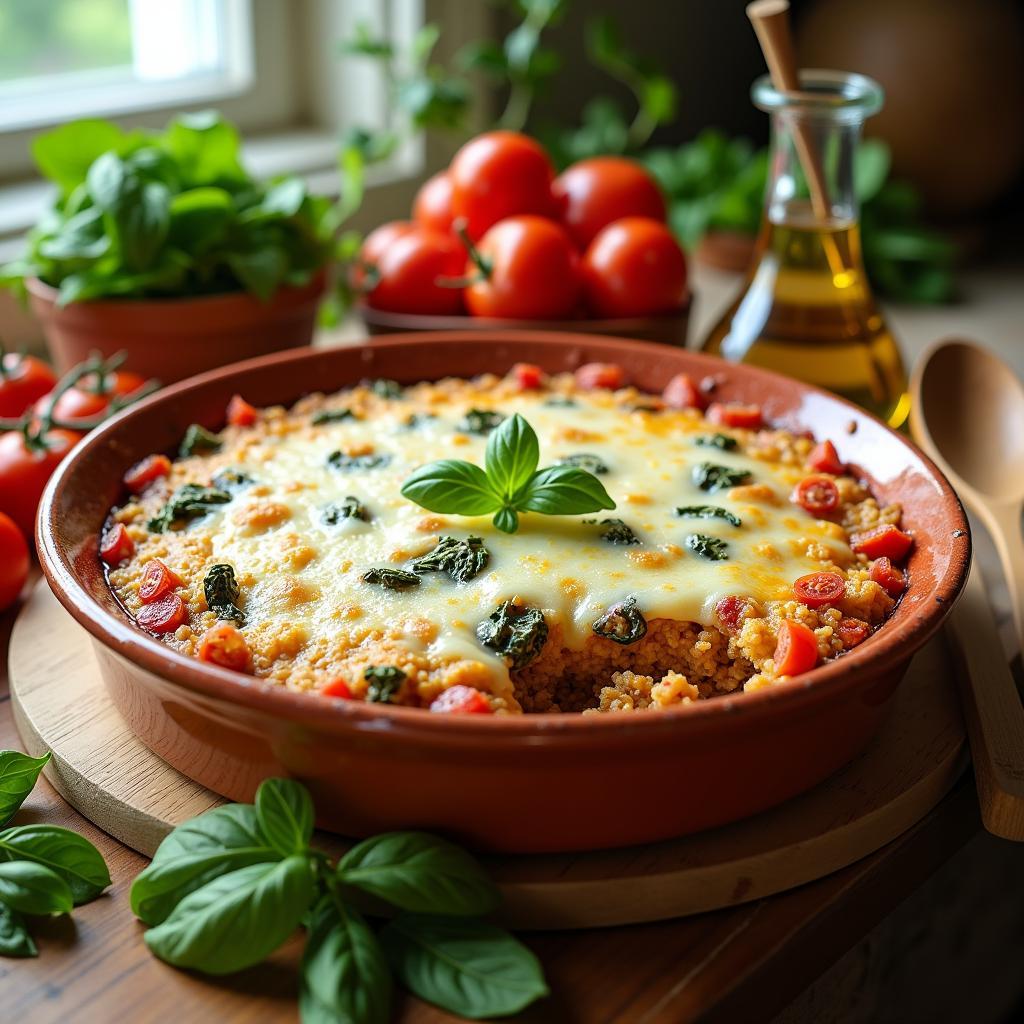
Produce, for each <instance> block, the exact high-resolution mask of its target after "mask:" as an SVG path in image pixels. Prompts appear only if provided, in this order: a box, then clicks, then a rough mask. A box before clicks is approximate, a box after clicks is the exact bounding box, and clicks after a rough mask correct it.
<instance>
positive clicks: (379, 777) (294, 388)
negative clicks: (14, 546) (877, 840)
mask: <svg viewBox="0 0 1024 1024" xmlns="http://www.w3.org/2000/svg"><path fill="white" fill-rule="evenodd" d="M517 363H532V364H535V365H536V366H538V367H540V368H541V369H542V370H543V371H545V372H547V373H557V372H563V371H577V370H580V368H581V367H582V366H583V365H585V364H605V365H606V366H607V365H614V364H617V365H618V367H620V370H619V374H618V376H619V378H620V379H623V378H625V377H627V376H628V378H629V379H630V380H631V381H632V382H633V383H634V384H635V385H636V386H638V387H639V388H642V389H643V390H645V391H649V392H652V393H655V394H657V393H659V392H662V391H663V389H666V385H668V384H669V383H670V382H673V384H672V388H671V389H669V391H668V393H667V394H666V400H668V399H669V398H670V397H672V398H678V399H679V400H682V399H683V398H684V397H685V393H684V392H683V391H680V392H679V394H678V395H677V394H676V389H677V386H678V384H679V382H680V381H681V380H682V377H681V376H680V375H687V379H689V380H690V381H694V382H700V381H703V380H709V381H711V382H713V385H714V399H715V401H717V402H719V403H722V404H723V405H724V406H727V407H735V406H737V405H742V406H750V405H753V404H756V405H758V406H760V411H761V413H762V415H763V416H764V417H765V419H766V420H767V421H768V422H770V423H774V424H777V425H779V426H784V427H786V428H788V429H790V430H793V431H811V432H813V433H814V434H815V436H816V437H818V438H819V440H825V439H828V440H831V441H832V442H833V443H834V445H835V447H836V449H837V450H838V456H839V457H840V458H841V459H842V460H843V461H844V462H845V463H847V464H849V465H850V466H851V467H852V469H853V471H854V472H855V473H856V474H857V475H858V476H862V477H863V478H864V479H865V480H866V481H867V483H868V484H869V486H870V487H871V489H872V491H873V493H874V494H875V496H876V497H877V498H878V500H879V501H880V502H881V503H883V504H888V503H890V502H899V503H900V504H901V505H902V507H903V524H904V526H905V528H906V529H908V530H909V531H911V532H912V533H913V535H914V546H913V549H912V550H911V553H910V555H909V558H908V561H907V573H908V578H907V589H906V591H905V593H904V595H903V597H902V599H901V600H900V602H899V604H898V605H897V606H896V608H895V609H894V611H893V613H892V615H891V617H890V618H889V620H888V621H887V622H886V623H885V624H884V625H883V626H882V627H881V628H880V629H879V630H878V631H877V632H876V633H874V634H873V635H871V636H870V637H869V638H868V639H866V640H865V641H864V642H863V643H861V644H859V645H858V646H857V647H855V648H854V649H853V650H851V651H849V652H848V653H847V654H844V655H843V656H842V657H840V658H837V659H835V660H832V661H829V662H826V663H824V664H822V665H821V666H819V667H818V668H815V669H814V670H812V671H809V672H807V673H806V674H803V675H799V676H796V677H794V678H793V679H791V680H789V681H788V682H784V683H779V684H778V685H776V686H772V687H768V688H765V689H762V690H757V691H755V692H751V693H737V694H734V695H727V696H722V697H718V698H715V699H713V700H707V701H700V702H698V703H696V704H693V705H691V706H688V707H683V708H678V709H669V710H665V711H661V712H658V713H651V714H647V713H642V714H612V715H574V714H561V715H472V714H469V715H454V714H452V715H443V714H430V713H429V712H425V711H423V710H421V709H417V708H404V707H397V706H394V705H389V704H375V703H366V702H363V701H344V700H337V701H328V702H325V701H324V700H323V699H322V698H320V697H318V696H310V695H308V694H303V693H296V692H291V691H288V690H286V689H285V688H284V687H281V686H279V685H273V684H268V683H267V682H266V681H264V680H261V679H257V678H254V677H251V676H244V675H240V674H238V673H235V672H231V671H229V670H227V669H224V668H220V667H218V666H216V665H214V664H211V663H205V662H201V661H198V660H196V659H192V658H188V657H185V656H183V655H181V654H179V653H177V652H176V651H174V650H172V649H170V648H168V647H166V646H164V645H163V644H161V643H160V642H159V640H157V639H156V638H155V637H154V636H152V635H149V634H148V633H146V632H144V631H143V630H141V629H139V628H138V627H137V626H136V624H135V623H134V622H133V621H132V620H131V619H130V618H129V617H128V616H127V615H126V614H125V612H124V610H123V609H122V608H121V606H120V605H119V604H118V602H117V600H116V598H115V597H114V595H113V594H112V593H111V591H110V588H109V587H108V586H107V582H106V579H105V576H104V572H103V566H102V564H101V561H100V556H99V544H100V535H101V533H102V531H103V525H104V522H105V520H106V518H107V515H108V513H109V510H110V508H111V506H113V505H114V504H116V503H117V502H119V501H121V500H122V499H123V496H124V490H123V484H122V480H123V478H124V475H125V473H126V471H128V470H129V468H130V467H132V466H134V465H135V464H136V463H138V462H139V461H140V460H141V459H143V458H145V457H146V456H148V455H150V454H152V453H159V452H168V451H172V450H174V448H175V447H176V446H177V444H178V442H179V441H180V439H181V436H182V434H183V433H184V431H185V430H186V428H187V427H188V426H189V424H191V423H194V422H195V423H201V424H204V425H205V426H206V427H208V428H211V429H219V428H220V427H221V426H222V424H223V422H224V418H225V410H226V408H227V406H228V403H229V401H230V400H231V398H232V396H233V395H235V394H241V395H243V396H244V397H245V398H246V399H247V400H248V401H249V402H251V403H253V404H254V405H257V406H265V405H274V404H278V403H280V404H284V405H289V404H290V403H292V402H294V401H295V400H296V399H298V398H300V397H301V396H302V395H304V394H306V393H308V392H310V391H331V390H334V389H337V388H341V387H344V386H346V385H351V384H353V383H355V382H357V381H359V380H360V379H362V378H365V377H367V376H372V377H388V378H393V379H395V380H397V381H399V382H401V383H413V382H415V381H421V380H437V379H440V378H442V377H445V376H460V377H472V376H475V375H478V374H482V373H496V374H505V373H507V372H508V371H509V369H510V368H511V367H512V366H514V365H515V364H517ZM580 372H581V373H582V372H583V371H580ZM38 542H39V550H40V557H41V562H42V565H43V569H44V571H45V573H46V576H47V579H48V581H49V583H50V585H51V587H52V588H53V590H54V592H55V593H56V595H57V597H58V598H59V599H60V601H61V603H62V604H63V605H64V607H65V608H66V609H67V610H68V612H69V613H70V614H71V615H73V616H74V617H75V618H76V619H77V620H78V622H80V623H81V625H82V626H84V628H85V629H86V630H88V632H89V633H90V634H91V635H92V637H93V640H94V641H95V651H96V655H97V657H98V659H99V662H100V665H101V668H102V675H103V678H104V680H105V681H106V684H107V686H108V688H109V691H110V693H111V695H112V697H113V700H114V702H115V704H116V705H117V707H118V708H119V709H120V711H121V713H122V714H123V716H124V718H125V720H126V721H127V722H129V723H130V725H131V726H132V728H133V729H134V730H135V731H136V732H137V733H138V734H139V736H140V737H141V738H142V739H143V741H144V742H146V743H147V744H148V745H149V746H150V747H151V748H152V749H153V750H154V751H156V753H157V754H159V755H160V757H162V758H163V759H164V760H166V761H168V762H169V763H170V764H172V765H173V766H174V767H175V768H177V769H178V770H179V771H181V772H183V773H185V774H186V775H188V776H190V777H191V778H193V779H195V780H197V781H198V782H200V783H201V784H203V785H204V786H207V787H209V788H210V789H212V790H214V791H216V792H219V793H222V794H224V795H225V796H227V797H230V798H231V799H234V800H251V799H252V796H253V793H254V791H255V789H256V786H257V785H258V784H259V782H260V781H261V779H263V778H266V777H268V776H276V775H288V776H293V777H295V778H297V779H299V780H301V781H302V782H303V783H304V784H306V785H307V786H308V787H309V789H310V791H311V792H312V794H313V796H314V800H315V803H316V809H317V819H318V822H319V824H320V825H321V826H323V827H325V828H328V829H332V830H335V831H338V832H341V833H344V834H347V835H368V834H372V833H375V832H379V831H382V830H389V829H396V828H425V829H431V830H439V831H444V832H447V833H450V834H452V835H454V836H457V837H459V838H460V839H462V840H463V841H466V842H469V843H471V844H474V845H476V846H478V847H483V848H489V849H494V850H503V851H556V850H585V849H594V848H598V847H611V846H625V845H628V844H632V843H642V842H650V841H653V840H658V839H666V838H670V837H673V836H679V835H683V834H685V833H687V832H694V831H697V830H699V829H704V828H708V827H711V826H713V825H718V824H723V823H725V822H729V821H734V820H736V819H738V818H741V817H744V816H746V815H749V814H753V813H754V812H756V811H759V810H761V809H763V808H766V807H770V806H772V805H773V804H777V803H779V802H780V801H782V800H785V799H787V798H788V797H791V796H793V795H795V794H797V793H800V792H802V791H803V790H806V789H807V788H809V787H810V786H813V785H814V784H815V783H817V782H819V781H820V780H821V779H823V778H825V777H826V776H828V775H829V774H830V773H832V772H834V771H835V770H837V769H838V768H840V767H841V766H842V765H844V764H845V763H846V762H847V761H849V760H850V759H851V758H852V757H854V756H855V755H856V754H857V753H858V752H859V751H860V750H861V749H862V748H863V747H864V745H865V744H866V743H867V742H868V740H869V739H870V738H871V736H872V735H873V734H874V732H875V731H876V730H877V729H878V727H879V725H880V724H881V722H882V720H883V718H884V716H885V714H886V712H887V710H888V708H889V706H890V704H891V698H892V696H893V694H894V692H895V690H896V687H897V686H898V685H899V682H900V680H901V679H902V677H903V675H904V672H905V671H906V668H907V666H908V664H909V662H910V659H911V657H912V656H913V655H914V652H915V651H917V650H918V649H919V648H920V647H921V646H922V645H923V644H924V643H925V641H926V640H927V639H928V638H929V637H930V636H931V635H932V634H933V633H934V632H935V630H936V629H938V627H939V626H940V624H941V623H942V621H943V619H944V618H945V617H946V615H947V614H948V613H949V610H950V608H951V607H952V605H953V603H954V601H955V600H956V597H957V595H958V594H959V592H960V589H961V587H962V586H963V583H964V579H965V576H966V572H967V568H968V564H969V561H970V535H969V532H968V525H967V520H966V517H965V515H964V511H963V509H962V508H961V506H960V502H959V501H958V500H957V497H956V495H955V494H954V493H953V491H952V489H951V488H950V486H949V484H948V483H947V482H946V480H945V479H944V478H943V477H942V475H941V474H940V473H939V471H938V470H937V469H936V468H935V466H934V465H933V464H932V463H931V462H930V461H929V460H928V459H927V458H926V457H925V456H924V455H922V454H921V452H919V451H918V450H917V449H916V448H914V447H913V446H912V445H911V444H910V443H909V442H908V441H907V440H905V439H904V438H903V437H901V436H899V435H898V434H896V433H894V432H893V431H891V430H890V429H889V428H888V427H886V426H885V425H884V424H883V423H881V422H880V421H879V420H877V419H875V418H874V417H872V416H871V415H869V414H868V413H866V412H864V411H863V410H862V409H859V408H857V407H856V406H854V405H851V404H850V403H848V402H846V401H844V400H842V399H840V398H837V397H835V396H834V395H830V394H827V393H826V392H823V391H819V390H817V389H815V388H813V387H809V386H807V385H805V384H802V383H799V382H797V381H795V380H791V379H789V378H786V377H781V376H778V375H776V374H773V373H769V372H767V371H765V370H761V369H758V368H755V367H750V366H742V365H732V364H729V363H725V362H722V361H720V360H717V359H713V358H711V357H709V356H703V355H699V354H697V353H693V352H689V351H686V350H683V349H675V348H667V347H665V346H664V345H654V344H648V343H644V342H632V341H624V340H621V339H611V338H599V337H593V336H588V335H571V334H553V333H545V332H539V331H535V332H512V331H510V332H488V331H480V332H477V333H472V332H460V333H457V334H456V333H441V334H423V335H418V336H411V335H403V336H400V337H393V338H380V339H377V340H375V341H374V342H372V343H370V344H365V345H356V346H351V347H340V348H332V349H317V350H312V349H307V350H304V351H301V352H295V353H287V354H284V353H283V354H279V355H275V356H268V357H264V358H261V359H256V360H251V361H249V362H245V363H240V364H237V365H236V366H234V367H228V368H225V369H222V370H217V371H213V372H211V373H207V374H204V375H202V376H200V377H195V378H193V379H191V380H189V381H185V382H183V383H181V384H177V385H175V386H173V387H170V388H167V389H165V390H164V391H161V392H159V393H158V394H156V395H154V396H152V397H151V398H147V399H144V400H143V401H141V402H139V403H138V404H137V405H134V406H132V407H131V408H129V409H127V410H125V411H124V412H123V413H121V414H120V415H118V416H117V417H115V418H114V419H112V420H110V421H109V422H108V423H106V424H105V425H104V426H102V427H100V428H99V429H98V430H96V431H95V432H94V433H92V434H91V435H90V436H89V437H88V438H86V440H85V441H83V442H82V444H81V445H80V446H79V447H78V448H77V449H76V450H75V452H74V453H73V454H72V456H71V457H70V458H69V459H67V460H66V461H65V462H64V463H63V464H62V466H61V467H60V469H59V470H58V471H57V473H56V475H55V476H54V478H53V479H52V480H51V482H50V485H49V487H48V488H47V491H46V494H45V495H44V498H43V504H42V509H41V512H40V518H39V525H38ZM685 780H705V781H706V782H707V785H703V784H702V785H683V784H677V783H680V782H681V781H685Z"/></svg>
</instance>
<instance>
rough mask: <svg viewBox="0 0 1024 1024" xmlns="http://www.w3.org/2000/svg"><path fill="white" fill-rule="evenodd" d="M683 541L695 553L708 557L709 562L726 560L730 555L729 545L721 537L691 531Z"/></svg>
mask: <svg viewBox="0 0 1024 1024" xmlns="http://www.w3.org/2000/svg"><path fill="white" fill-rule="evenodd" d="M683 543H684V544H685V545H686V546H687V547H688V548H689V549H690V550H691V551H693V552H694V553H695V554H698V555H700V556H701V557H702V558H706V559H707V560H708V561H709V562H724V561H726V560H727V559H728V557H729V554H728V548H729V545H728V544H727V543H726V542H725V541H724V540H722V539H721V538H719V537H708V536H706V535H705V534H703V533H691V534H690V535H689V536H688V537H687V538H686V540H684V541H683Z"/></svg>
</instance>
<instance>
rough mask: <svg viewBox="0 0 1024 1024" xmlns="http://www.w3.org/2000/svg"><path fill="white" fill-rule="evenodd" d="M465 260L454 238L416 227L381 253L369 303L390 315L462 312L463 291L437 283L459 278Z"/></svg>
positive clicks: (463, 252)
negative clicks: (446, 279) (445, 279)
mask: <svg viewBox="0 0 1024 1024" xmlns="http://www.w3.org/2000/svg"><path fill="white" fill-rule="evenodd" d="M465 258H466V257H465V251H464V250H463V248H462V246H461V245H460V244H459V242H458V241H457V240H456V239H455V238H453V237H452V236H451V235H443V234H441V232H440V231H431V230H429V229H428V228H413V229H412V230H410V231H408V232H406V233H405V234H403V235H401V236H400V237H399V238H396V239H395V240H394V241H393V242H392V243H391V244H390V245H389V246H388V247H387V248H386V249H384V251H383V252H382V253H381V254H380V256H379V258H378V260H377V264H376V267H377V269H376V275H375V276H376V283H375V284H374V287H373V288H372V289H371V290H370V291H369V292H368V293H367V295H366V301H367V303H368V304H369V305H371V306H372V307H373V308H374V309H382V310H386V311H388V312H391V313H426V314H432V315H435V316H452V315H455V314H458V313H460V312H462V294H461V291H460V289H459V288H457V287H454V288H445V287H444V286H443V285H440V284H438V281H439V280H441V279H444V278H449V279H452V278H457V277H458V276H459V275H460V274H461V273H462V271H463V268H464V266H465Z"/></svg>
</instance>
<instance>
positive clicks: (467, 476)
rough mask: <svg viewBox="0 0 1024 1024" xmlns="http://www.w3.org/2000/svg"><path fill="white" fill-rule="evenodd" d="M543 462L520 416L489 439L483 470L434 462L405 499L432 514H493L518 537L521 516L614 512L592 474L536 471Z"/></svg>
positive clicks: (405, 491) (413, 480) (405, 488)
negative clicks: (535, 513) (528, 514)
mask: <svg viewBox="0 0 1024 1024" xmlns="http://www.w3.org/2000/svg"><path fill="white" fill-rule="evenodd" d="M539 462H540V444H539V442H538V441H537V435H536V433H535V432H534V430H533V427H531V426H530V424H529V423H527V422H526V420H525V419H523V417H522V416H520V415H519V414H518V413H516V414H515V415H514V416H511V417H509V418H508V419H507V420H505V421H504V422H503V423H502V424H501V425H500V426H499V427H497V428H496V429H495V430H493V431H492V432H491V434H490V436H489V437H488V438H487V450H486V453H485V455H484V467H485V468H484V469H481V468H480V467H479V466H476V465H474V464H473V463H472V462H465V461H463V460H461V459H442V460H441V461H440V462H431V463H430V464H429V465H426V466H421V467H420V468H419V469H417V470H416V471H415V472H414V473H413V474H412V476H410V477H409V478H408V479H407V480H406V481H405V483H404V484H402V495H403V497H406V498H408V499H409V500H410V501H414V502H415V503H416V504H417V505H421V506H422V507H423V508H425V509H428V510H429V511H431V512H448V513H454V514H455V515H463V516H483V515H488V514H489V513H492V512H493V513H494V525H495V526H496V527H497V528H498V529H499V530H501V531H503V532H504V533H515V532H516V530H517V529H518V528H519V513H520V512H540V513H542V514H544V515H549V516H568V515H579V514H581V513H585V512H597V511H600V510H601V509H613V508H615V502H614V501H612V499H611V498H610V497H609V495H608V492H607V491H606V490H605V489H604V485H603V484H602V483H601V481H600V480H598V479H597V477H596V476H594V474H593V473H588V472H586V470H583V469H580V468H579V467H576V466H548V467H547V468H546V469H537V464H538V463H539Z"/></svg>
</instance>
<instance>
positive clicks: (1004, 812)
mask: <svg viewBox="0 0 1024 1024" xmlns="http://www.w3.org/2000/svg"><path fill="white" fill-rule="evenodd" d="M949 627H950V630H951V631H952V633H953V636H954V638H955V639H956V642H957V646H958V648H959V651H960V655H961V665H960V671H959V672H957V673H956V677H957V682H958V684H959V687H960V697H961V702H962V704H963V709H964V718H965V719H966V722H967V733H968V736H969V737H970V740H971V756H972V758H973V760H974V776H975V781H976V783H977V786H978V800H979V802H980V803H981V818H982V821H983V822H984V823H985V828H986V829H987V830H988V831H989V832H991V833H992V834H993V835H997V836H1002V837H1003V838H1004V839H1015V840H1017V841H1018V842H1020V841H1024V706H1022V705H1021V701H1020V697H1019V696H1018V694H1017V688H1016V686H1015V685H1014V682H1013V677H1012V676H1011V675H1010V669H1009V668H1008V666H1007V663H1006V658H1005V657H1004V655H1003V649H1002V645H1001V644H1000V641H999V635H998V633H997V631H996V624H995V620H994V619H993V617H992V610H991V608H990V607H989V604H988V597H987V595H986V593H985V583H984V580H983V579H982V577H981V573H980V572H979V570H978V567H977V566H974V567H973V568H972V569H971V574H970V576H969V577H968V580H967V586H966V587H965V589H964V593H963V596H962V597H961V598H960V601H959V603H958V604H957V606H956V608H954V609H953V612H952V614H951V615H950V618H949Z"/></svg>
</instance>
